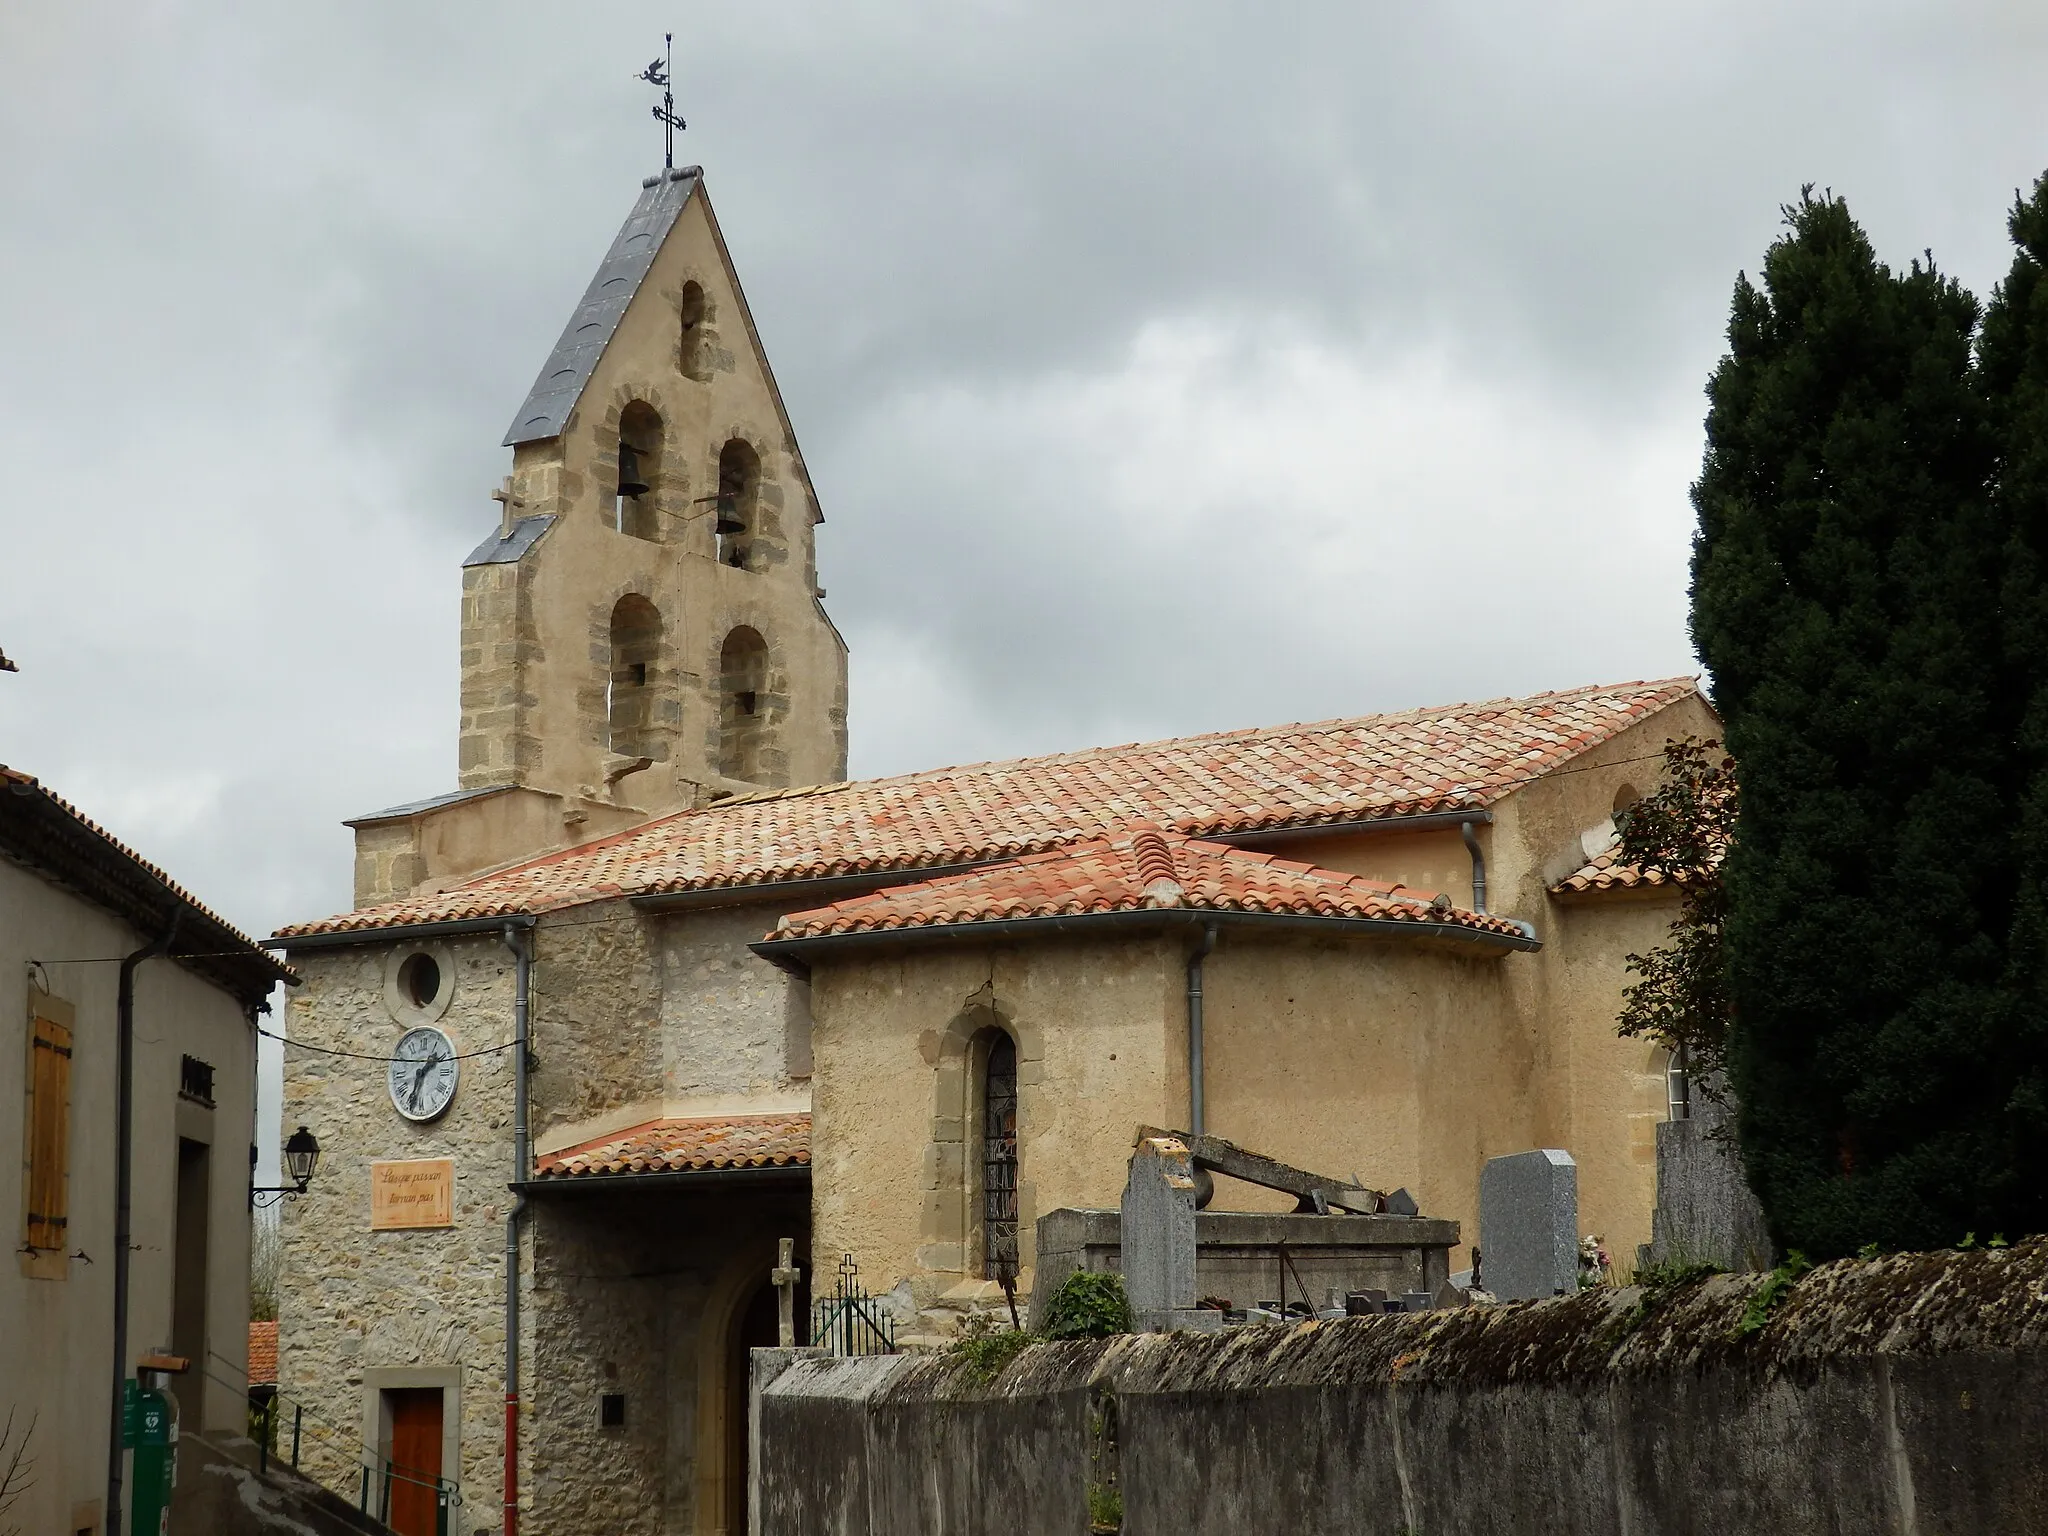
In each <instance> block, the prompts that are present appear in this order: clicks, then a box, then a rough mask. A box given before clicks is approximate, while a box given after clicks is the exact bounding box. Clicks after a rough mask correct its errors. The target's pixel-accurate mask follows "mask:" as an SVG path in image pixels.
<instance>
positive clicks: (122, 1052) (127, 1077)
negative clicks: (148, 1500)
mask: <svg viewBox="0 0 2048 1536" xmlns="http://www.w3.org/2000/svg"><path fill="white" fill-rule="evenodd" d="M184 915H185V909H184V907H183V906H174V907H172V908H171V920H170V923H169V925H168V926H166V927H165V929H164V933H163V937H162V938H160V939H152V940H151V941H150V942H149V943H147V944H145V945H143V946H142V948H140V949H138V950H136V951H135V952H134V953H133V954H130V955H127V956H125V957H123V959H122V961H121V978H120V982H119V984H118V990H117V992H116V995H115V1003H114V1018H115V1031H116V1034H117V1036H118V1045H117V1047H116V1054H117V1057H118V1064H117V1065H116V1067H115V1071H116V1072H118V1073H119V1076H118V1077H117V1078H116V1079H115V1082H114V1095H115V1100H116V1104H115V1109H114V1122H115V1129H114V1393H113V1404H112V1407H111V1408H110V1410H109V1419H110V1428H109V1433H108V1438H107V1513H106V1521H107V1536H121V1470H122V1468H121V1458H122V1455H123V1454H124V1452H123V1446H122V1443H121V1441H122V1435H121V1431H122V1419H123V1417H124V1415H123V1413H122V1409H123V1407H124V1399H125V1398H126V1396H127V1391H128V1268H129V1265H128V1258H129V1249H130V1247H131V1246H132V1243H133V1235H134V1234H133V1231H132V1228H133V1225H134V1222H133V1210H132V1207H133V1203H134V1184H135V1176H134V1169H133V1168H132V1167H131V1166H130V1165H131V1164H132V1163H133V1162H134V1156H135V972H136V970H137V968H138V967H140V966H141V964H142V963H143V961H145V960H154V959H156V958H157V956H159V955H161V954H163V953H165V952H166V951H167V950H169V949H170V947H171V944H172V942H173V941H174V940H175V939H176V938H177V937H178V922H179V919H181V918H182V917H183V916H184Z"/></svg>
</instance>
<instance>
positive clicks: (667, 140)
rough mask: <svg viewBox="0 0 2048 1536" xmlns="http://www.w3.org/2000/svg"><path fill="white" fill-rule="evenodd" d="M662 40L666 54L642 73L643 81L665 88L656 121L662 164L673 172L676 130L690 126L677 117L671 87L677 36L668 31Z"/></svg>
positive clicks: (655, 112) (662, 35) (674, 96)
mask: <svg viewBox="0 0 2048 1536" xmlns="http://www.w3.org/2000/svg"><path fill="white" fill-rule="evenodd" d="M661 40H662V42H663V43H664V44H666V45H667V51H666V53H665V54H664V55H663V57H661V58H658V59H656V60H654V61H653V62H652V63H650V64H649V65H648V66H647V67H646V68H645V69H643V70H641V71H640V78H641V79H642V80H645V81H646V82H647V83H648V84H649V85H658V86H660V87H661V105H660V106H658V107H655V108H654V109H653V111H654V117H655V120H656V121H657V122H659V123H660V124H661V139H662V165H663V167H664V168H665V169H667V170H671V171H672V170H674V169H675V168H676V130H677V129H678V128H687V127H689V126H690V125H689V124H688V123H686V122H684V121H683V120H682V119H681V118H680V117H678V116H676V94H675V89H674V87H673V86H672V85H671V84H670V82H671V81H672V80H673V79H674V78H675V61H676V35H675V33H673V32H664V33H662V34H661Z"/></svg>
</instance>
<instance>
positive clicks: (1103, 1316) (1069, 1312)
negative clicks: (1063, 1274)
mask: <svg viewBox="0 0 2048 1536" xmlns="http://www.w3.org/2000/svg"><path fill="white" fill-rule="evenodd" d="M1130 1331H1131V1303H1130V1299H1129V1298H1128V1297H1127V1296H1125V1295H1124V1277H1123V1276H1122V1275H1119V1274H1112V1273H1108V1272H1104V1271H1099V1270H1088V1269H1083V1270H1076V1271H1075V1272H1074V1273H1073V1274H1071V1275H1069V1276H1067V1278H1066V1279H1064V1280H1062V1281H1061V1282H1060V1284H1059V1289H1057V1290H1056V1291H1054V1292H1053V1293H1052V1295H1051V1296H1050V1297H1048V1298H1047V1300H1046V1303H1045V1336H1046V1337H1047V1338H1049V1339H1106V1338H1109V1337H1111V1336H1112V1335H1114V1334H1119V1333H1129V1332H1130Z"/></svg>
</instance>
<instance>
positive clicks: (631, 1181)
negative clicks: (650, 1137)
mask: <svg viewBox="0 0 2048 1536" xmlns="http://www.w3.org/2000/svg"><path fill="white" fill-rule="evenodd" d="M810 1183H811V1165H810V1164H809V1163H768V1164H764V1165H762V1166H760V1167H755V1168H686V1169H675V1168H664V1169H661V1170H660V1171H658V1172H655V1171H649V1172H646V1173H571V1174H552V1175H544V1176H540V1177H536V1178H531V1179H520V1180H518V1181H516V1182H514V1183H512V1184H509V1185H507V1186H506V1188H508V1189H510V1190H512V1191H513V1192H514V1193H515V1194H521V1195H554V1194H560V1193H562V1192H563V1191H565V1190H572V1189H573V1190H580V1191H583V1192H584V1193H587V1194H593V1195H596V1194H603V1193H605V1192H606V1191H617V1192H625V1191H629V1190H630V1191H641V1190H648V1189H684V1190H691V1189H719V1188H730V1187H734V1186H738V1187H741V1188H746V1189H760V1188H762V1187H764V1186H767V1187H773V1186H775V1185H785V1186H787V1187H789V1188H791V1189H795V1188H799V1187H802V1188H806V1189H808V1188H809V1187H810Z"/></svg>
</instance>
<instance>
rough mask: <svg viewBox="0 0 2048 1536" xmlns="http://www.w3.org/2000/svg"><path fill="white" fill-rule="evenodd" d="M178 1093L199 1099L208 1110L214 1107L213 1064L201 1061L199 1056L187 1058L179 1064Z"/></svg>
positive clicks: (181, 1059)
mask: <svg viewBox="0 0 2048 1536" xmlns="http://www.w3.org/2000/svg"><path fill="white" fill-rule="evenodd" d="M178 1092H180V1093H182V1094H183V1095H185V1097H186V1098H188V1099H197V1100H198V1101H199V1102H200V1103H202V1104H204V1105H206V1107H207V1108H209V1109H211V1108H212V1107H213V1064H212V1063H211V1062H206V1061H201V1060H200V1059H199V1058H198V1057H197V1056H185V1057H182V1058H180V1059H179V1062H178Z"/></svg>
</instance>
